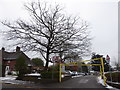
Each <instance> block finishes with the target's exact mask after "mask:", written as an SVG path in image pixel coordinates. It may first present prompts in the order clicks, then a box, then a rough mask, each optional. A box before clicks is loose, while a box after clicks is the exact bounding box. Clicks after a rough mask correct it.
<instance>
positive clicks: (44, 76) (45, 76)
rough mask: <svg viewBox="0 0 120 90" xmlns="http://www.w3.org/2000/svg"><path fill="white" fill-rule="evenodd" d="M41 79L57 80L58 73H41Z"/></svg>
mask: <svg viewBox="0 0 120 90" xmlns="http://www.w3.org/2000/svg"><path fill="white" fill-rule="evenodd" d="M41 78H48V79H52V78H59V72H58V71H56V72H55V71H53V72H52V71H45V72H42V73H41Z"/></svg>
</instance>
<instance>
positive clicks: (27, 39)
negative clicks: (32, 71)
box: [2, 2, 90, 68]
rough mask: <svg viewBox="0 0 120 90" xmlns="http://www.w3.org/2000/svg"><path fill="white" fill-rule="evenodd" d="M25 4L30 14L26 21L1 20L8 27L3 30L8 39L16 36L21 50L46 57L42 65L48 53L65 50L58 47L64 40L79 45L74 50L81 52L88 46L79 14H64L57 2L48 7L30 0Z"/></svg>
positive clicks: (88, 42) (84, 25)
mask: <svg viewBox="0 0 120 90" xmlns="http://www.w3.org/2000/svg"><path fill="white" fill-rule="evenodd" d="M25 8H26V10H27V11H28V13H29V14H30V20H29V21H25V20H21V19H18V20H16V21H15V22H12V23H10V22H2V24H4V25H5V26H7V27H9V28H10V30H9V31H8V32H7V33H8V37H7V38H8V40H16V41H17V42H16V44H17V45H19V46H21V47H22V48H23V49H24V50H27V51H37V52H40V53H41V55H42V56H43V58H44V59H45V60H46V65H45V67H46V68H47V67H48V64H49V58H50V54H52V53H60V52H63V51H66V50H65V49H62V48H63V47H61V46H65V43H66V42H69V43H72V44H73V43H74V44H76V45H79V46H77V47H79V48H76V50H77V49H79V51H80V50H82V52H81V53H83V52H86V51H87V50H89V49H88V48H89V46H90V45H89V44H90V39H89V38H88V37H89V35H88V33H86V32H87V28H88V25H87V23H86V22H85V21H82V20H81V21H80V22H78V21H79V20H80V19H79V18H77V17H71V16H66V15H65V14H64V13H62V11H63V9H61V8H60V6H59V5H56V6H55V7H51V5H47V4H46V3H44V4H43V3H42V4H41V3H40V2H31V3H29V4H26V5H25ZM77 41H79V44H77ZM60 47H61V49H58V48H60ZM86 48H87V49H86ZM74 50H75V49H74Z"/></svg>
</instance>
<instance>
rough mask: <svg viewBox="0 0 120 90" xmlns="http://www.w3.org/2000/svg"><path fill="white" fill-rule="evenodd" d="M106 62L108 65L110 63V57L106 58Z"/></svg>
mask: <svg viewBox="0 0 120 90" xmlns="http://www.w3.org/2000/svg"><path fill="white" fill-rule="evenodd" d="M106 61H107V63H110V57H109V56H108V55H107V56H106Z"/></svg>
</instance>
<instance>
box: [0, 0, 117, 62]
mask: <svg viewBox="0 0 120 90" xmlns="http://www.w3.org/2000/svg"><path fill="white" fill-rule="evenodd" d="M29 1H34V0H0V20H5V19H6V20H10V21H11V20H16V19H18V18H24V19H25V18H27V16H28V14H27V12H26V11H25V9H24V7H23V4H24V3H25V2H29ZM35 1H37V0H35ZM42 1H46V2H49V3H51V4H54V3H57V4H60V5H62V6H63V7H64V10H65V11H66V13H67V14H68V15H69V14H70V15H73V16H74V15H77V16H80V17H81V18H82V19H83V20H86V21H87V22H88V23H89V25H90V29H89V31H91V33H90V34H91V37H93V40H92V51H93V52H96V53H98V54H102V55H104V56H106V55H107V54H108V55H109V56H110V57H111V60H112V62H113V61H114V60H115V58H116V60H117V58H118V2H117V1H118V0H42ZM3 29H6V28H4V27H3V26H2V25H1V24H0V30H1V31H2V30H3ZM0 34H1V33H0ZM0 41H1V42H2V43H0V48H1V47H2V46H6V43H4V42H5V41H4V38H1V40H0ZM28 55H29V54H28Z"/></svg>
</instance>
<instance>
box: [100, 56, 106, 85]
mask: <svg viewBox="0 0 120 90" xmlns="http://www.w3.org/2000/svg"><path fill="white" fill-rule="evenodd" d="M101 65H102V76H103V80H104V85H105V86H106V78H105V75H104V63H103V58H101Z"/></svg>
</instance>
